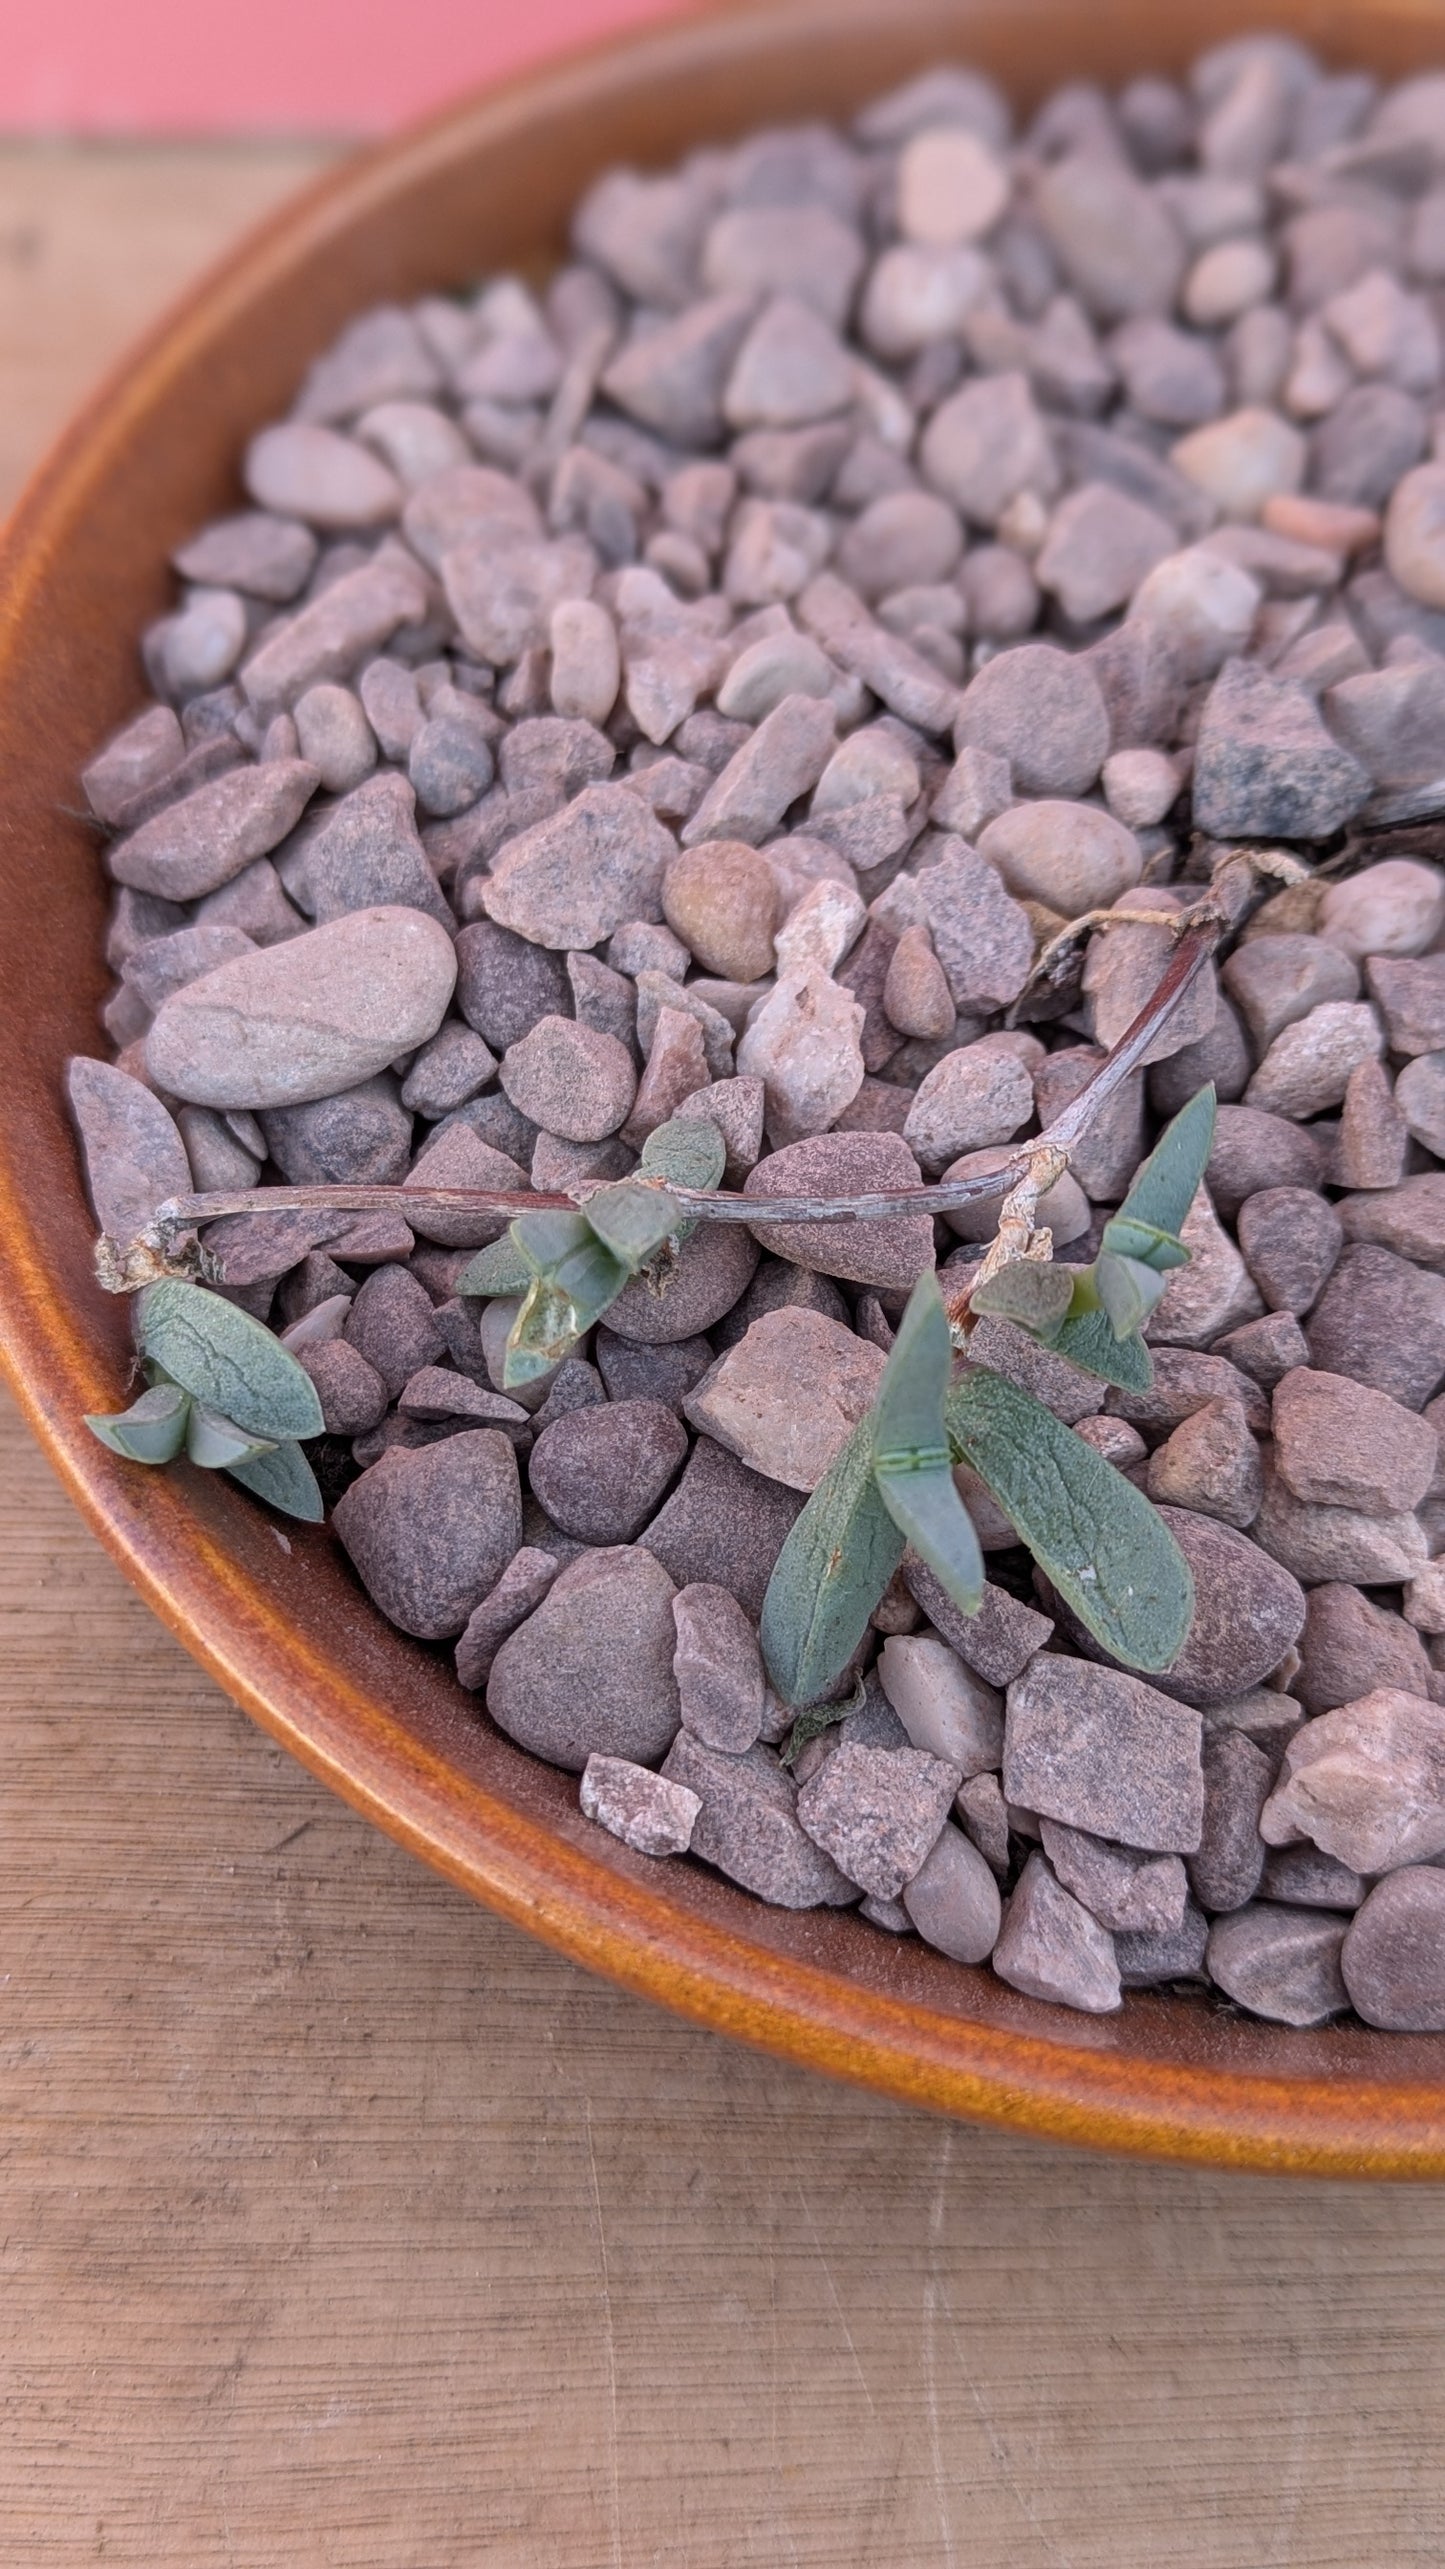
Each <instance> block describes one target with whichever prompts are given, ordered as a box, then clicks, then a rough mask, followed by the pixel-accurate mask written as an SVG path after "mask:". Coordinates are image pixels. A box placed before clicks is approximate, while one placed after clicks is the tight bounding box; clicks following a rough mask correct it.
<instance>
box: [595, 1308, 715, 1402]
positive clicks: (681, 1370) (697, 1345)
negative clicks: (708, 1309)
mask: <svg viewBox="0 0 1445 2569" xmlns="http://www.w3.org/2000/svg"><path fill="white" fill-rule="evenodd" d="M593 1345H594V1353H595V1356H596V1360H597V1365H598V1369H599V1371H600V1373H601V1376H602V1380H603V1382H604V1383H605V1384H606V1386H607V1396H608V1398H609V1399H610V1400H616V1401H628V1400H645V1401H662V1402H664V1403H665V1404H666V1406H667V1407H668V1408H669V1409H677V1410H680V1409H681V1407H682V1405H683V1402H684V1401H685V1400H686V1398H687V1395H688V1393H689V1392H690V1391H691V1390H692V1389H693V1387H694V1385H695V1384H697V1383H700V1382H701V1380H702V1378H703V1375H704V1374H705V1373H706V1372H707V1369H708V1367H709V1365H710V1364H711V1363H712V1360H713V1351H712V1348H711V1346H710V1345H709V1343H708V1341H707V1339H706V1338H682V1339H679V1340H678V1341H677V1342H676V1344H675V1345H672V1346H664V1347H638V1346H635V1345H634V1344H633V1343H632V1341H631V1340H630V1339H627V1338H617V1337H614V1335H613V1333H612V1331H611V1330H610V1329H608V1328H607V1327H606V1325H605V1324H603V1325H600V1326H599V1328H598V1330H597V1334H596V1337H595V1340H594V1342H593Z"/></svg>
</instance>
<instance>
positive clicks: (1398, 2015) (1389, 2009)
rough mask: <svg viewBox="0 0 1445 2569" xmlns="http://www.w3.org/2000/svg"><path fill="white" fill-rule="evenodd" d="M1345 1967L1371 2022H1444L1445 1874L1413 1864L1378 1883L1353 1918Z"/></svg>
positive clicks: (1390, 2027) (1416, 2025)
mask: <svg viewBox="0 0 1445 2569" xmlns="http://www.w3.org/2000/svg"><path fill="white" fill-rule="evenodd" d="M1340 1969H1341V1972H1342V1974H1343V1976H1344V1982H1345V1987H1346V1988H1347V1990H1348V1991H1349V1994H1350V2003H1351V2005H1352V2006H1353V2008H1354V2010H1355V2013H1356V2015H1357V2016H1363V2018H1364V2020H1365V2023H1366V2024H1367V2025H1378V2026H1380V2027H1381V2028H1382V2029H1383V2030H1384V2031H1385V2032H1386V2033H1392V2034H1438V2033H1440V2032H1441V2031H1442V2030H1445V1874H1442V1873H1439V1872H1437V1871H1435V1870H1434V1869H1433V1868H1431V1867H1416V1866H1406V1867H1405V1868H1404V1869H1403V1870H1402V1871H1401V1872H1399V1873H1392V1874H1391V1875H1390V1877H1389V1879H1388V1881H1385V1882H1380V1883H1377V1884H1376V1886H1375V1888H1374V1890H1373V1891H1372V1892H1371V1893H1370V1895H1369V1897H1368V1899H1367V1900H1366V1901H1365V1902H1364V1904H1363V1906H1362V1907H1361V1908H1360V1909H1359V1910H1358V1911H1357V1913H1356V1915H1355V1917H1354V1919H1353V1920H1352V1922H1351V1925H1350V1927H1349V1930H1348V1932H1347V1934H1346V1936H1345V1941H1344V1944H1343V1946H1342V1948H1341V1952H1340Z"/></svg>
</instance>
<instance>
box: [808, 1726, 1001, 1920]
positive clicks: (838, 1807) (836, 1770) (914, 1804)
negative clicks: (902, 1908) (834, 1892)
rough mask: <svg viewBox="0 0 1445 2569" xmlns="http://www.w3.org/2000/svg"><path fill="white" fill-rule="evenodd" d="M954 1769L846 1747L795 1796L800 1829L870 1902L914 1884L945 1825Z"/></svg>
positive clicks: (931, 1760) (902, 1752)
mask: <svg viewBox="0 0 1445 2569" xmlns="http://www.w3.org/2000/svg"><path fill="white" fill-rule="evenodd" d="M960 1781H961V1779H960V1776H959V1773H958V1769H957V1768H956V1767H954V1766H946V1765H945V1764H944V1763H943V1761H942V1759H940V1758H937V1757H930V1756H928V1755H927V1754H926V1753H925V1751H923V1750H922V1749H917V1748H866V1747H864V1746H863V1745H862V1743H861V1742H857V1741H852V1740H844V1741H843V1742H842V1744H841V1745H840V1746H839V1747H838V1748H836V1749H835V1750H834V1752H833V1754H832V1756H831V1757H829V1758H828V1759H826V1760H825V1762H824V1764H823V1765H822V1766H821V1767H820V1768H819V1770H818V1772H817V1774H816V1775H814V1776H812V1777H811V1778H810V1779H809V1781H808V1782H807V1783H806V1784H805V1785H804V1786H803V1787H802V1790H801V1791H800V1793H799V1795H798V1821H799V1825H800V1826H801V1827H802V1828H804V1829H806V1831H807V1833H808V1835H809V1837H810V1838H811V1839H812V1840H813V1843H814V1845H815V1846H820V1847H822V1849H823V1851H824V1853H825V1854H827V1855H830V1856H831V1857H832V1859H833V1861H834V1863H835V1864H836V1865H837V1866H838V1868H839V1871H840V1872H842V1873H846V1875H847V1876H848V1879H849V1881H850V1882H856V1883H857V1884H858V1887H859V1889H860V1890H862V1891H867V1892H869V1893H870V1894H871V1895H872V1897H873V1898H874V1899H875V1900H895V1899H897V1897H898V1895H899V1893H900V1892H901V1891H902V1890H903V1889H904V1886H905V1885H906V1884H907V1883H909V1882H911V1881H912V1880H913V1877H914V1875H915V1874H916V1873H917V1872H918V1870H919V1868H920V1866H921V1865H922V1864H923V1862H924V1859H925V1857H926V1856H927V1854H928V1851H929V1849H930V1847H932V1846H933V1844H934V1843H935V1841H936V1839H937V1838H938V1836H939V1834H940V1832H941V1831H942V1828H943V1824H944V1822H945V1820H946V1819H947V1817H948V1814H949V1810H950V1807H951V1805H952V1802H953V1797H954V1795H955V1793H956V1792H957V1791H958V1787H959V1783H960Z"/></svg>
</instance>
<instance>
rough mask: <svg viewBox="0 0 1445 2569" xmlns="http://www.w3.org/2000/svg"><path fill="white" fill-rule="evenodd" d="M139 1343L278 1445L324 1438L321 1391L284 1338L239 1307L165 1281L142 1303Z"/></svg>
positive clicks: (191, 1387) (204, 1397) (209, 1403)
mask: <svg viewBox="0 0 1445 2569" xmlns="http://www.w3.org/2000/svg"><path fill="white" fill-rule="evenodd" d="M139 1327H140V1343H141V1347H142V1350H143V1352H144V1353H145V1355H146V1356H148V1357H149V1358H150V1359H151V1361H152V1363H154V1364H156V1365H159V1366H160V1367H161V1369H162V1371H163V1372H165V1373H166V1374H168V1375H169V1376H170V1378H171V1380H172V1381H173V1382H176V1383H179V1384H180V1386H181V1389H182V1390H183V1391H187V1392H190V1393H192V1394H193V1395H194V1397H195V1398H196V1399H197V1400H199V1401H203V1402H204V1403H205V1405H206V1407H207V1408H208V1409H214V1410H218V1411H219V1412H220V1414H221V1416H222V1418H229V1419H232V1420H234V1422H235V1424H236V1426H237V1427H239V1428H243V1429H244V1430H246V1431H247V1433H249V1434H250V1435H253V1436H262V1437H265V1438H267V1439H268V1440H269V1441H271V1442H272V1443H277V1444H279V1443H280V1442H281V1440H282V1439H283V1438H286V1437H295V1436H319V1435H320V1434H321V1433H322V1429H323V1426H324V1421H323V1419H322V1416H321V1403H320V1401H319V1400H318V1399H317V1396H316V1386H315V1384H314V1383H313V1382H312V1380H311V1377H310V1375H309V1374H308V1373H307V1372H306V1371H305V1370H304V1368H303V1367H302V1366H300V1365H298V1363H297V1361H296V1359H295V1357H294V1356H293V1355H291V1354H290V1352H289V1351H288V1349H286V1348H285V1347H283V1346H282V1344H281V1341H280V1340H279V1338H276V1337H273V1335H272V1333H271V1331H270V1330H269V1329H266V1328H263V1326H262V1324H261V1322H260V1321H259V1320H253V1319H252V1318H251V1315H250V1313H249V1312H248V1311H242V1310H241V1309H240V1307H239V1305H238V1304H236V1303H234V1302H227V1301H226V1300H225V1298H224V1297H223V1296H222V1295H221V1294H218V1293H207V1292H206V1291H205V1290H204V1288H203V1287H202V1286H200V1285H193V1284H185V1283H183V1282H182V1281H181V1280H180V1279H179V1278H178V1277H174V1276H167V1277H166V1278H165V1279H164V1281H163V1282H162V1283H160V1284H153V1285H148V1286H147V1287H146V1290H145V1292H144V1293H143V1294H142V1295H141V1297H140V1323H139Z"/></svg>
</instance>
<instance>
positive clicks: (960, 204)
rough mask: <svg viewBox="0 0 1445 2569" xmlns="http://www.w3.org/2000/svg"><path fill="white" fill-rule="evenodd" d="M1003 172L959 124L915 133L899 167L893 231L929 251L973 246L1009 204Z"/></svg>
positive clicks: (1002, 168) (974, 138)
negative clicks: (895, 230)
mask: <svg viewBox="0 0 1445 2569" xmlns="http://www.w3.org/2000/svg"><path fill="white" fill-rule="evenodd" d="M1008 197H1009V180H1008V172H1007V170H1006V169H1005V168H1004V167H1003V165H1002V163H1001V162H1000V161H999V160H998V159H997V158H996V157H995V155H994V154H993V153H992V152H991V151H990V150H989V148H988V145H987V144H986V143H981V142H980V141H979V139H978V136H977V135H976V134H970V133H968V132H966V131H965V130H964V128H963V127H962V126H959V125H941V126H937V127H935V128H934V129H933V131H932V132H930V133H924V134H915V135H914V136H913V138H912V140H911V142H909V143H907V144H906V145H905V146H904V150H903V153H902V157H901V158H900V160H899V164H898V228H899V230H900V232H902V234H903V235H904V238H905V239H906V240H909V241H919V242H922V243H923V244H924V245H925V246H926V247H927V248H929V249H936V250H951V249H956V248H957V247H958V245H959V244H960V243H961V242H964V241H977V240H978V239H980V238H981V236H982V235H983V234H984V233H985V232H987V231H989V230H990V229H991V228H992V226H993V225H994V224H995V223H996V222H997V221H998V218H999V216H1000V214H1002V212H1003V209H1004V207H1005V206H1006V205H1007V203H1008Z"/></svg>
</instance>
